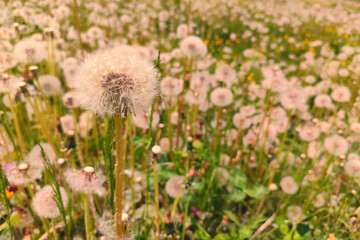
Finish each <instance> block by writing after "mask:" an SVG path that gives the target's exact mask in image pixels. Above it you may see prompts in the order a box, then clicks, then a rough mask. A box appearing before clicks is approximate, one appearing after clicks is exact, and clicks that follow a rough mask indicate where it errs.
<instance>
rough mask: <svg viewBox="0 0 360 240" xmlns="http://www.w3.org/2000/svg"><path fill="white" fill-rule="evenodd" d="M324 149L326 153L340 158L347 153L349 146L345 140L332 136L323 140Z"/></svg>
mask: <svg viewBox="0 0 360 240" xmlns="http://www.w3.org/2000/svg"><path fill="white" fill-rule="evenodd" d="M324 148H325V149H326V151H328V152H330V153H332V154H334V155H336V156H340V155H343V154H345V153H346V152H347V151H348V148H349V144H348V142H347V141H346V139H345V138H343V137H341V136H339V135H334V136H331V137H327V138H326V139H325V142H324Z"/></svg>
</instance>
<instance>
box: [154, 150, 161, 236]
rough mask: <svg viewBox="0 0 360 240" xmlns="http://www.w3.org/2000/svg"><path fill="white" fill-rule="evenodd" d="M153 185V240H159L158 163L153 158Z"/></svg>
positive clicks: (155, 158)
mask: <svg viewBox="0 0 360 240" xmlns="http://www.w3.org/2000/svg"><path fill="white" fill-rule="evenodd" d="M154 184H155V208H156V223H155V225H156V234H155V236H156V237H155V239H156V240H160V210H159V180H158V161H157V156H154Z"/></svg>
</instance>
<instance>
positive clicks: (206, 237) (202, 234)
mask: <svg viewBox="0 0 360 240" xmlns="http://www.w3.org/2000/svg"><path fill="white" fill-rule="evenodd" d="M195 233H196V235H197V237H198V238H197V239H203V240H210V239H211V236H210V234H209V233H208V232H207V231H206V230H205V229H204V228H203V227H202V226H201V225H200V224H199V223H198V222H197V223H196V230H195Z"/></svg>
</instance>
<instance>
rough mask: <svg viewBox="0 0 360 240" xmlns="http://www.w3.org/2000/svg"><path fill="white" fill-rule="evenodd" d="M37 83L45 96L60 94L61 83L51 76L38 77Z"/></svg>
mask: <svg viewBox="0 0 360 240" xmlns="http://www.w3.org/2000/svg"><path fill="white" fill-rule="evenodd" d="M39 83H40V86H41V88H42V90H43V91H44V95H45V96H47V97H48V96H52V95H56V94H60V93H61V91H62V89H61V82H60V80H59V79H58V78H57V77H55V76H52V75H42V76H40V77H39Z"/></svg>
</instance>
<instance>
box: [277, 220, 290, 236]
mask: <svg viewBox="0 0 360 240" xmlns="http://www.w3.org/2000/svg"><path fill="white" fill-rule="evenodd" d="M279 231H280V232H281V233H282V234H283V235H286V234H287V233H288V232H289V226H288V225H287V224H286V223H282V224H280V225H279Z"/></svg>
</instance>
